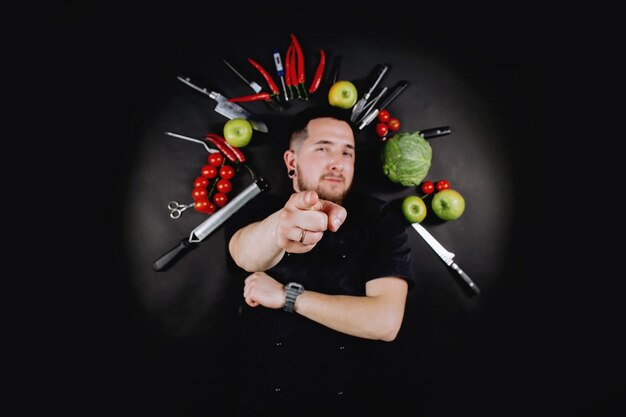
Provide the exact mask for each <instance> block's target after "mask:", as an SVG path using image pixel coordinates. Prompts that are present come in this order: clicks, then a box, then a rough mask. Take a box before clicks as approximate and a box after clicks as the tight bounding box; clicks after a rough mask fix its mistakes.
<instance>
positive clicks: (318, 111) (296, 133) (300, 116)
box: [289, 106, 352, 149]
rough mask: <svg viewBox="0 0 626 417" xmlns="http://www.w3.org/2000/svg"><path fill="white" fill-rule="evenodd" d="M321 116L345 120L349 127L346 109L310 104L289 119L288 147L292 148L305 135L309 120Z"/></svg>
mask: <svg viewBox="0 0 626 417" xmlns="http://www.w3.org/2000/svg"><path fill="white" fill-rule="evenodd" d="M323 117H330V118H331V119H337V120H341V121H344V122H346V123H347V124H348V125H349V126H350V128H352V125H351V124H350V119H349V115H347V114H346V110H344V109H340V108H338V107H332V106H312V107H307V108H306V109H304V110H302V111H300V112H299V113H296V114H295V115H294V117H293V119H292V121H291V127H290V129H289V148H290V149H293V148H294V143H295V142H298V141H300V140H303V139H306V137H307V134H308V133H307V126H308V125H309V122H310V121H311V120H314V119H321V118H323Z"/></svg>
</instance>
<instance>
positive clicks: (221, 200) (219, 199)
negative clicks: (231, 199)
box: [213, 193, 228, 207]
mask: <svg viewBox="0 0 626 417" xmlns="http://www.w3.org/2000/svg"><path fill="white" fill-rule="evenodd" d="M213 202H214V203H215V205H216V206H218V207H224V206H225V205H226V203H227V202H228V197H226V194H224V193H215V195H214V196H213Z"/></svg>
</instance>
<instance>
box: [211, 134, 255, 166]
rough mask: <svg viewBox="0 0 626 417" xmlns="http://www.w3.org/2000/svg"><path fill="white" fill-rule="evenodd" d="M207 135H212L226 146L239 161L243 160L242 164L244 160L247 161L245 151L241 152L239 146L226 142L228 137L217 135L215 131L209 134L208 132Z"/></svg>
mask: <svg viewBox="0 0 626 417" xmlns="http://www.w3.org/2000/svg"><path fill="white" fill-rule="evenodd" d="M207 137H211V138H213V139H215V140H217V141H219V142H221V143H222V144H223V145H224V146H226V147H227V148H228V149H229V150H230V151H231V152H232V153H233V154H234V155H235V158H237V160H238V161H239V162H241V163H242V164H243V163H244V162H246V157H245V156H244V154H243V152H241V149H239V148H237V147H235V146H233V145H231V144H230V143H228V142H226V139H224V138H223V137H221V136H220V135H217V134H215V133H209V134H207ZM233 162H234V161H233Z"/></svg>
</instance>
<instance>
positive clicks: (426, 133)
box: [420, 126, 451, 139]
mask: <svg viewBox="0 0 626 417" xmlns="http://www.w3.org/2000/svg"><path fill="white" fill-rule="evenodd" d="M450 132H451V130H450V126H440V127H433V128H431V129H426V130H420V135H422V137H423V138H424V139H431V138H438V137H439V136H445V135H449V134H450Z"/></svg>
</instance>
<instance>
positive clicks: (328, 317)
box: [225, 107, 413, 416]
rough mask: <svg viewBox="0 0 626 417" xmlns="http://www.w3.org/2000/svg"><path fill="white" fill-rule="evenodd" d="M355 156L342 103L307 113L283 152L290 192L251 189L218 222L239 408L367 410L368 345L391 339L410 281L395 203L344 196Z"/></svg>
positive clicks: (252, 411) (372, 364)
mask: <svg viewBox="0 0 626 417" xmlns="http://www.w3.org/2000/svg"><path fill="white" fill-rule="evenodd" d="M355 152H356V146H355V139H354V132H353V130H352V127H351V125H350V124H349V123H348V122H347V121H346V120H345V118H344V116H343V114H342V113H341V111H339V110H335V109H334V108H328V109H323V108H315V107H310V108H308V109H306V110H304V111H303V112H301V113H299V114H298V115H296V117H295V119H294V123H293V127H292V133H291V136H290V142H289V149H288V150H287V151H285V153H284V162H285V167H286V171H287V175H288V176H289V177H290V178H291V179H292V185H293V193H291V195H288V196H284V197H283V198H272V196H269V195H267V196H260V197H259V198H258V200H255V201H253V202H251V203H250V204H249V205H248V206H246V207H244V209H242V210H241V211H240V213H237V215H236V216H234V217H233V218H232V219H231V221H230V222H229V223H228V225H227V227H226V231H225V237H226V240H227V243H228V253H229V263H230V264H229V266H230V267H231V269H232V271H233V272H235V273H237V274H238V275H240V276H241V277H242V279H244V285H243V300H244V301H245V304H244V305H243V306H242V309H241V320H242V324H243V328H242V330H243V331H242V333H241V336H242V340H241V346H242V347H243V351H242V353H241V366H242V375H243V380H242V381H241V385H240V387H239V388H240V389H241V391H242V397H241V400H240V402H239V406H240V408H241V409H242V415H248V414H246V413H249V415H257V416H258V415H265V414H268V415H269V414H273V415H276V414H275V413H274V412H276V411H279V412H278V414H279V415H280V414H283V413H284V414H289V413H290V412H291V411H293V412H294V413H296V414H298V413H300V415H301V414H302V412H303V411H311V412H313V411H312V410H313V408H315V410H317V411H330V412H338V411H342V410H344V411H346V412H350V413H352V412H355V411H357V408H356V407H357V406H359V405H363V406H364V409H366V407H367V403H368V400H367V398H364V397H363V395H364V393H366V392H370V391H371V390H369V391H368V388H371V387H373V386H374V385H375V384H374V382H375V381H371V380H367V375H368V371H369V370H371V369H374V368H376V366H377V363H376V361H377V358H376V357H372V356H369V354H368V350H367V348H368V347H371V345H372V344H373V343H376V342H374V341H392V340H394V339H395V337H396V335H397V334H398V331H399V330H400V327H401V324H402V319H403V315H404V309H405V301H406V297H407V291H408V289H409V288H410V286H412V285H413V281H412V272H411V262H410V248H409V246H408V243H407V234H406V224H405V223H403V221H402V218H401V217H400V216H401V215H400V214H399V213H400V212H399V210H396V209H393V210H392V209H389V208H388V207H387V206H386V204H385V203H384V202H383V201H381V200H378V199H375V198H373V197H367V196H364V195H360V194H357V193H350V192H349V190H350V186H351V185H352V180H353V177H354V167H355V164H354V163H355V156H356V154H355ZM277 407H278V408H277ZM285 407H287V408H285ZM290 407H297V409H294V410H291V409H290ZM244 411H245V412H244ZM355 415H356V414H355Z"/></svg>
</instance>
